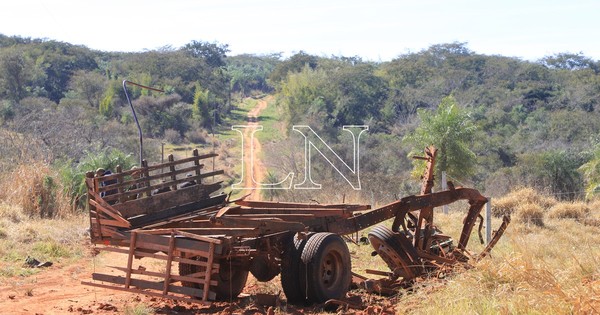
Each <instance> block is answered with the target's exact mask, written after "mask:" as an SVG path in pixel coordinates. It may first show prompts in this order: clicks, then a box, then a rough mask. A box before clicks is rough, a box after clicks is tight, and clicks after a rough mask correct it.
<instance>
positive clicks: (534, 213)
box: [513, 203, 544, 226]
mask: <svg viewBox="0 0 600 315" xmlns="http://www.w3.org/2000/svg"><path fill="white" fill-rule="evenodd" d="M513 217H514V219H515V221H517V222H520V223H524V224H527V225H529V224H533V225H537V226H544V209H542V207H540V206H538V205H537V204H534V203H526V204H522V205H519V206H517V210H516V211H515V212H514V215H513Z"/></svg>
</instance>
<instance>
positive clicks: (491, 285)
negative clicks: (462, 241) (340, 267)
mask: <svg viewBox="0 0 600 315" xmlns="http://www.w3.org/2000/svg"><path fill="white" fill-rule="evenodd" d="M438 218H439V219H440V220H441V224H442V226H443V231H444V232H446V233H449V234H451V235H452V234H453V233H454V234H455V233H456V232H457V231H458V229H459V228H460V219H461V218H462V214H458V213H451V214H450V215H448V216H444V215H439V216H438ZM495 221H497V220H495ZM495 223H497V222H495ZM524 230H527V231H530V232H529V233H522V231H524ZM599 232H600V231H599V229H598V228H597V227H592V226H584V225H582V224H580V223H578V222H577V221H574V220H562V219H549V220H547V222H546V224H545V227H544V228H535V229H528V228H527V227H526V226H525V225H524V224H523V223H520V222H514V221H513V223H512V224H511V226H509V228H508V230H507V232H506V234H505V236H504V237H503V238H502V239H501V240H500V242H499V243H498V245H497V247H496V248H495V249H494V251H493V252H492V257H490V258H486V259H484V260H482V261H480V262H479V263H477V264H476V266H475V267H476V268H474V269H471V270H467V271H464V272H460V273H457V274H454V275H453V276H451V277H449V278H448V279H447V280H444V281H442V280H439V279H432V280H430V281H427V282H426V283H423V284H421V288H420V289H419V290H417V291H416V292H414V293H410V294H406V295H405V296H404V297H403V298H402V299H401V300H400V301H399V303H398V308H397V311H398V313H411V314H591V313H599V312H600V299H598V293H597V292H599V291H598V290H599V289H600V264H599V263H600V248H599V247H598V246H597V244H598V242H600V233H599Z"/></svg>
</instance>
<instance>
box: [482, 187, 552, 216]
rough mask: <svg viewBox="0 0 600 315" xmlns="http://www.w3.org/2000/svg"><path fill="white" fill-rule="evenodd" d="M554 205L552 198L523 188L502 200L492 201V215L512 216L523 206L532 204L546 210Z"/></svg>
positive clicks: (528, 188) (531, 189)
mask: <svg viewBox="0 0 600 315" xmlns="http://www.w3.org/2000/svg"><path fill="white" fill-rule="evenodd" d="M556 203H557V201H556V199H554V198H553V197H549V196H543V195H541V194H540V193H538V192H537V191H536V190H535V189H533V188H530V187H523V188H520V189H517V190H515V191H513V192H511V193H509V194H508V195H506V196H504V197H502V198H498V199H494V200H493V201H492V214H493V215H494V216H495V217H502V216H503V215H510V214H512V213H513V212H515V211H516V209H517V208H518V207H519V206H520V205H523V204H534V205H537V206H540V207H541V208H543V209H547V208H550V207H552V206H554V205H555V204H556Z"/></svg>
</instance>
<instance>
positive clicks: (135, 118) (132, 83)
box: [123, 80, 164, 166]
mask: <svg viewBox="0 0 600 315" xmlns="http://www.w3.org/2000/svg"><path fill="white" fill-rule="evenodd" d="M127 84H131V85H135V86H137V87H141V88H143V89H148V90H152V91H157V92H164V91H163V90H160V89H157V88H153V87H149V86H145V85H141V84H138V83H135V82H131V81H127V80H123V90H124V91H125V96H126V97H127V102H128V103H129V107H131V112H132V113H133V119H134V120H135V124H136V125H137V129H138V134H139V135H140V166H141V165H142V161H143V160H144V153H143V152H144V142H143V136H142V127H140V122H139V121H138V118H137V115H136V114H135V109H134V108H133V104H131V99H130V98H129V93H128V92H127Z"/></svg>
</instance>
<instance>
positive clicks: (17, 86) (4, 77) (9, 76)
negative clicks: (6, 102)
mask: <svg viewBox="0 0 600 315" xmlns="http://www.w3.org/2000/svg"><path fill="white" fill-rule="evenodd" d="M32 68H33V64H32V61H31V59H30V58H28V57H27V56H26V55H25V54H24V51H23V49H22V48H20V47H9V48H4V49H1V50H0V95H5V96H6V97H7V98H8V99H10V100H13V101H17V102H18V101H20V100H21V99H22V98H24V97H25V96H26V91H27V90H26V87H27V86H28V85H29V84H30V83H31V80H32V71H33V69H32Z"/></svg>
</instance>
